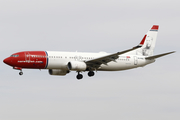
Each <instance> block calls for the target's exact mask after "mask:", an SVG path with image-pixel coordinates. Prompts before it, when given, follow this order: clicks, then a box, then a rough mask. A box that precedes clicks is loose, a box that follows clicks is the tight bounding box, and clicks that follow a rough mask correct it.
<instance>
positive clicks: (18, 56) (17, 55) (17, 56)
mask: <svg viewBox="0 0 180 120" xmlns="http://www.w3.org/2000/svg"><path fill="white" fill-rule="evenodd" d="M10 57H19V55H11V56H10Z"/></svg>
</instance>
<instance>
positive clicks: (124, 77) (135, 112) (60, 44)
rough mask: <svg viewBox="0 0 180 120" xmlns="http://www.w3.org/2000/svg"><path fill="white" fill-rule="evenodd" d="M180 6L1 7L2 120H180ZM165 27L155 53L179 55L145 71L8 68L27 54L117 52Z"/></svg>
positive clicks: (35, 3)
mask: <svg viewBox="0 0 180 120" xmlns="http://www.w3.org/2000/svg"><path fill="white" fill-rule="evenodd" d="M179 3H180V2H179V1H177V0H171V1H167V0H165V1H160V0H153V1H142V0H137V1H133V0H126V1H119V0H106V1H103V0H91V1H89V0H76V1H74V0H66V1H59V0H51V1H48V0H44V1H42V0H26V1H24V0H16V1H14V0H6V1H0V26H1V27H0V41H1V44H0V54H1V56H0V60H1V62H0V65H1V67H0V72H1V73H0V74H1V75H0V119H2V120H24V119H26V120H32V119H33V120H49V119H53V120H56V119H58V120H59V119H63V120H72V119H74V120H77V119H78V120H84V119H86V120H92V119H95V120H96V119H104V120H109V119H114V120H119V119H121V120H144V119H146V120H152V119H163V120H172V119H173V120H179V119H180V114H179V113H180V102H179V101H180V87H179V85H180V82H179V80H180V74H179V73H180V70H179V66H180V63H179V59H180V54H179V50H180V42H179V40H180V37H179V26H180V24H179V21H180V16H179V14H180V9H179ZM154 24H158V25H160V28H159V33H158V37H157V43H156V48H155V52H154V54H160V53H164V52H170V51H174V50H175V51H177V52H176V53H175V54H172V55H169V56H165V57H162V58H160V59H157V60H156V62H155V63H153V64H150V65H148V66H146V67H143V68H137V69H132V70H127V71H119V72H97V73H96V75H95V76H94V77H92V78H89V77H88V76H87V73H83V75H84V78H83V80H81V81H77V80H76V78H75V76H76V73H75V72H71V73H70V74H68V75H67V76H50V75H49V74H48V71H47V70H41V71H40V70H23V72H24V75H23V76H19V75H18V72H19V71H17V70H13V69H12V68H11V67H9V66H7V65H5V64H4V63H3V62H2V61H3V59H4V58H6V57H8V56H10V55H11V54H12V53H15V52H19V51H25V50H52V51H55V50H57V51H82V52H99V51H106V52H111V53H113V52H117V51H122V50H125V49H128V48H131V47H134V46H135V45H137V44H138V43H139V42H140V40H141V39H142V38H143V36H144V34H146V32H147V31H148V30H149V29H150V28H151V26H152V25H154Z"/></svg>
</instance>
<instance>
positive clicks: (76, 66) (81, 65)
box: [67, 61, 87, 71]
mask: <svg viewBox="0 0 180 120" xmlns="http://www.w3.org/2000/svg"><path fill="white" fill-rule="evenodd" d="M67 67H68V69H69V70H74V71H85V70H86V68H87V65H86V63H85V62H80V61H71V62H69V63H68V64H67Z"/></svg>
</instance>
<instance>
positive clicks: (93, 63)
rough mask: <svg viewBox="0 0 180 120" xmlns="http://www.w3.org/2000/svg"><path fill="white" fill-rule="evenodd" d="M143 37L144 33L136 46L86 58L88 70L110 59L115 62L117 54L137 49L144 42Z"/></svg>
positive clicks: (94, 68)
mask: <svg viewBox="0 0 180 120" xmlns="http://www.w3.org/2000/svg"><path fill="white" fill-rule="evenodd" d="M145 38H146V35H145V36H144V38H143V39H142V41H141V42H140V44H139V45H137V46H136V47H133V48H131V49H128V50H124V51H121V52H117V53H114V54H110V55H106V56H102V57H99V58H95V59H92V60H88V61H85V63H86V64H87V66H88V68H89V69H90V70H96V69H98V68H99V67H100V66H101V64H105V65H107V63H109V62H111V61H114V62H116V59H118V58H119V55H122V54H124V53H127V52H130V51H133V50H135V49H138V48H140V47H142V45H143V44H144V41H145Z"/></svg>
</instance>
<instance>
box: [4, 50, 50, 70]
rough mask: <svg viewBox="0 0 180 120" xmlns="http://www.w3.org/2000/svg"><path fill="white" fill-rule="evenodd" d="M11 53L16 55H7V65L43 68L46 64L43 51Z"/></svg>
mask: <svg viewBox="0 0 180 120" xmlns="http://www.w3.org/2000/svg"><path fill="white" fill-rule="evenodd" d="M13 55H18V57H9V58H8V59H9V61H10V62H9V65H10V66H13V67H21V68H35V69H44V68H45V67H46V64H47V56H46V53H45V51H24V52H18V53H15V54H13Z"/></svg>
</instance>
